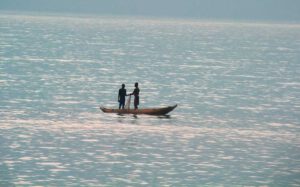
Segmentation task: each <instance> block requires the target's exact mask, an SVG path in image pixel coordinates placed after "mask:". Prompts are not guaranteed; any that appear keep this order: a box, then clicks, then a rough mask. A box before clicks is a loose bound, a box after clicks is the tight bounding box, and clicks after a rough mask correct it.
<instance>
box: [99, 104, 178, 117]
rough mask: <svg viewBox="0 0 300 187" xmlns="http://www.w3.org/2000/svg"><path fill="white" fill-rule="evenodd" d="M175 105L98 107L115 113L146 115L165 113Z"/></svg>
mask: <svg viewBox="0 0 300 187" xmlns="http://www.w3.org/2000/svg"><path fill="white" fill-rule="evenodd" d="M176 107H177V105H174V106H168V107H160V108H144V109H128V108H125V109H109V108H104V107H100V109H101V110H102V111H103V112H105V113H117V114H148V115H165V114H167V113H169V112H171V111H172V110H174V108H176Z"/></svg>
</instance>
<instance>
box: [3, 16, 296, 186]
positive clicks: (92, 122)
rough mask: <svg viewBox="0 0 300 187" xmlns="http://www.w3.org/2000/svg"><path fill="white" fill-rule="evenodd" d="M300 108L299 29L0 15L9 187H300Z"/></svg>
mask: <svg viewBox="0 0 300 187" xmlns="http://www.w3.org/2000/svg"><path fill="white" fill-rule="evenodd" d="M134 82H139V84H140V89H141V93H140V94H141V95H140V99H141V101H140V102H141V103H140V107H141V108H144V107H157V106H167V105H174V104H178V108H176V109H175V110H174V111H172V112H171V113H170V115H168V116H143V115H141V116H133V115H116V114H104V113H102V112H101V111H100V110H99V106H100V105H103V106H107V107H117V105H118V103H117V93H118V89H119V88H120V87H121V84H122V83H125V84H126V88H127V91H128V92H131V91H133V89H134ZM299 98H300V25H295V24H294V25H292V24H281V25H280V24H255V23H227V22H208V21H192V20H158V19H157V20H156V19H141V18H109V17H61V16H37V15H35V16H21V15H5V14H2V15H0V186H1V187H2V186H5V187H9V186H157V187H159V186H300V99H299Z"/></svg>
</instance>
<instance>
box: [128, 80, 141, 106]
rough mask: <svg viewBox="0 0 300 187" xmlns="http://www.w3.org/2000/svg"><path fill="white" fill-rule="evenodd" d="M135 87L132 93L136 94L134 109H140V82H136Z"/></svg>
mask: <svg viewBox="0 0 300 187" xmlns="http://www.w3.org/2000/svg"><path fill="white" fill-rule="evenodd" d="M134 86H135V89H134V90H133V92H132V93H131V94H130V95H134V109H138V105H139V104H140V89H139V83H137V82H136V83H135V84H134Z"/></svg>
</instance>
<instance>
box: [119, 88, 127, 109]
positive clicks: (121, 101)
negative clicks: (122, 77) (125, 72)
mask: <svg viewBox="0 0 300 187" xmlns="http://www.w3.org/2000/svg"><path fill="white" fill-rule="evenodd" d="M125 96H126V89H125V84H122V88H121V89H119V95H118V101H119V109H121V107H122V109H124V106H125Z"/></svg>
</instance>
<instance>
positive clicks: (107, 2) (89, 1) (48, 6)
mask: <svg viewBox="0 0 300 187" xmlns="http://www.w3.org/2000/svg"><path fill="white" fill-rule="evenodd" d="M0 11H32V12H54V13H55V12H59V13H75V14H76V13H81V14H82V13H86V14H99V15H116V16H119V15H130V16H145V17H147V16H151V17H177V18H200V19H238V20H253V21H254V20H270V21H288V22H295V21H296V22H300V0H0Z"/></svg>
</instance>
